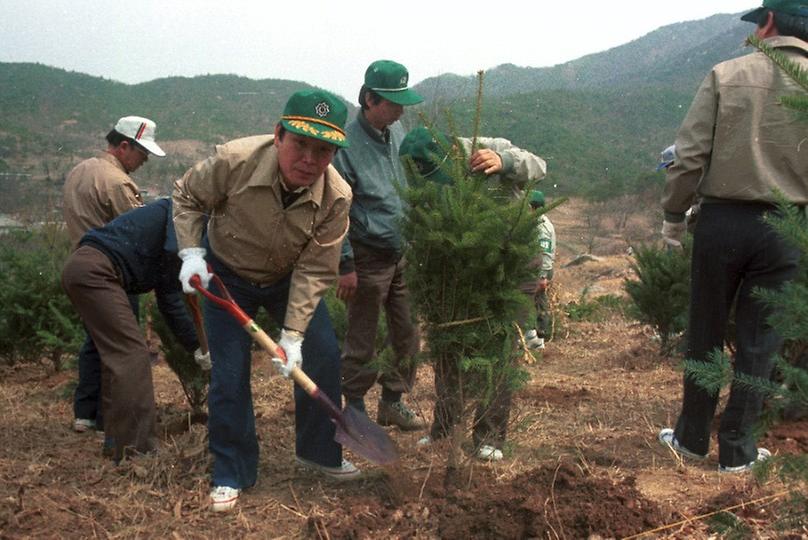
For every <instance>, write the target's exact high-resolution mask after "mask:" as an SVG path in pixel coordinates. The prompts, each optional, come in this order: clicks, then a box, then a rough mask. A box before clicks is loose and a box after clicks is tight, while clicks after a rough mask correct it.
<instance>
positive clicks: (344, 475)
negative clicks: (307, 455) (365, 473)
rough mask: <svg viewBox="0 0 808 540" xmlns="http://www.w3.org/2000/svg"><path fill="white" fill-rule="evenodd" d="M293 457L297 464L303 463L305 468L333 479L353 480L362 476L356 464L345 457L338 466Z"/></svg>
mask: <svg viewBox="0 0 808 540" xmlns="http://www.w3.org/2000/svg"><path fill="white" fill-rule="evenodd" d="M295 459H296V460H297V462H298V463H299V464H301V465H303V466H304V467H306V468H307V469H311V470H313V471H317V472H319V473H322V474H324V475H326V476H328V477H329V478H333V479H334V480H339V481H343V480H353V479H355V478H359V477H360V476H362V472H361V471H360V470H359V469H358V468H357V467H356V465H354V464H353V463H351V462H350V461H348V460H347V459H345V458H343V459H342V465H340V466H339V467H328V466H326V465H320V464H319V463H315V462H313V461H309V460H308V459H303V458H302V457H300V456H295Z"/></svg>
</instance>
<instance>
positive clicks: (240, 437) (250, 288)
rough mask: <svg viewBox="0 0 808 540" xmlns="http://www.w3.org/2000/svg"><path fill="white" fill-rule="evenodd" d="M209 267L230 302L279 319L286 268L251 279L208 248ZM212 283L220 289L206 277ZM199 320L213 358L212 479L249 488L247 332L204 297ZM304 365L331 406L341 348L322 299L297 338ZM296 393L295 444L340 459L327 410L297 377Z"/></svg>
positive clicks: (252, 444)
mask: <svg viewBox="0 0 808 540" xmlns="http://www.w3.org/2000/svg"><path fill="white" fill-rule="evenodd" d="M209 262H210V263H211V264H212V266H213V268H214V271H215V272H216V274H218V275H219V277H220V278H221V279H222V281H223V282H224V284H225V286H226V287H227V289H228V290H229V291H230V294H231V295H232V296H233V298H234V299H235V301H236V303H237V304H238V305H239V306H240V307H241V308H242V309H243V310H244V311H245V312H246V313H247V314H248V315H249V316H250V317H253V318H254V317H255V315H256V313H257V312H258V308H259V307H263V308H264V309H265V310H266V311H267V313H268V314H269V315H270V317H272V318H273V319H274V320H275V321H276V322H277V323H278V325H282V324H283V320H284V316H285V314H286V304H287V300H288V296H289V286H290V280H291V276H287V277H286V278H284V279H282V280H280V281H279V282H277V283H275V284H273V285H271V286H268V287H257V286H255V285H252V284H250V283H248V282H247V281H245V280H244V279H242V278H240V277H239V276H237V275H235V274H234V273H233V272H231V271H230V270H228V269H227V268H226V267H225V266H224V265H222V264H221V262H219V261H218V260H216V259H215V257H213V256H209ZM211 291H212V292H214V293H215V294H219V295H220V291H218V290H217V289H216V287H215V286H214V285H213V284H211ZM205 327H206V330H207V333H208V342H209V344H210V355H211V360H212V362H213V368H212V370H211V379H210V390H209V392H208V413H209V416H208V434H209V448H210V452H211V454H212V455H213V457H214V463H213V478H212V483H213V485H214V486H229V487H234V488H239V489H243V488H248V487H250V486H252V485H254V484H255V481H256V477H257V473H258V439H257V436H256V433H255V415H254V412H253V402H252V392H251V388H250V370H251V360H252V358H251V345H252V339H251V338H250V335H249V334H248V333H247V332H246V331H245V330H244V328H242V327H241V325H239V324H238V322H237V321H236V320H235V319H234V318H233V316H232V315H230V314H229V313H227V311H226V310H224V309H223V308H221V307H219V306H218V305H216V304H214V303H213V302H205ZM302 352H303V371H305V372H306V374H307V375H308V376H309V377H311V379H312V380H313V381H314V382H315V383H316V384H317V386H318V387H319V388H320V390H321V391H322V392H323V393H325V394H326V395H327V396H328V397H329V398H330V399H331V400H332V401H333V402H334V403H335V404H337V406H339V404H340V351H339V346H338V345H337V337H336V335H335V333H334V329H333V326H332V325H331V319H330V317H329V316H328V309H327V308H326V305H325V302H323V301H321V302H320V304H319V305H318V306H317V309H316V310H315V313H314V316H313V317H312V320H311V322H310V323H309V326H308V328H307V329H306V333H305V336H304V339H303V351H302ZM294 395H295V433H296V437H295V452H296V453H297V455H298V456H300V457H302V458H304V459H307V460H309V461H313V462H315V463H318V464H320V465H325V466H329V467H337V466H339V465H340V464H341V463H342V446H341V445H339V444H337V443H336V442H335V441H334V433H335V431H336V427H335V425H334V423H333V422H331V420H330V418H329V417H328V415H327V414H326V413H325V412H324V411H323V410H322V409H321V408H320V407H319V406H318V405H317V403H316V402H315V401H314V400H312V399H311V398H309V396H308V395H307V394H306V393H305V392H304V391H303V390H302V389H301V388H300V387H299V386H297V385H295V389H294Z"/></svg>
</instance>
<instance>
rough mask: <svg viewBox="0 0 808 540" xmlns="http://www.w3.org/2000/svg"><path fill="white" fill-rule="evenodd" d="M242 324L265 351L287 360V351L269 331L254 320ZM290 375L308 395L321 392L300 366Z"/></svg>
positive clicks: (274, 356)
mask: <svg viewBox="0 0 808 540" xmlns="http://www.w3.org/2000/svg"><path fill="white" fill-rule="evenodd" d="M242 326H243V328H244V330H246V331H247V333H248V334H250V335H251V336H252V338H253V339H254V340H255V341H257V342H258V344H259V345H261V347H263V348H264V350H265V351H267V352H268V353H269V354H271V355H272V356H273V358H280V359H281V360H283V361H284V362H286V353H285V352H283V349H282V348H281V346H280V345H278V344H277V343H275V341H274V340H273V339H272V338H271V337H269V336H268V335H267V333H266V332H264V331H263V330H262V329H261V327H260V326H258V325H257V324H256V323H255V321H254V320H252V319H249V320H248V321H247V322H245V323H244V324H243V325H242ZM289 376H290V377H291V378H292V380H293V381H295V382H296V383H297V384H298V385H300V387H301V388H303V390H304V391H305V392H306V393H307V394H308V395H310V396H312V397H314V396H315V395H316V394H319V393H320V389H319V388H317V385H316V384H315V383H314V381H312V380H311V378H309V376H308V375H306V373H305V372H304V371H303V370H302V369H300V368H299V367H297V366H295V367H294V369H292V371H291V373H289Z"/></svg>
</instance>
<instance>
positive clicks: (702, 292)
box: [659, 0, 808, 473]
mask: <svg viewBox="0 0 808 540" xmlns="http://www.w3.org/2000/svg"><path fill="white" fill-rule="evenodd" d="M741 19H742V20H744V21H750V22H757V25H758V27H757V30H756V31H755V35H756V36H757V37H759V38H761V39H763V40H764V43H766V44H767V45H769V46H770V47H771V48H773V49H774V50H776V51H779V52H780V53H781V54H783V55H785V56H786V57H787V58H788V59H790V60H792V61H793V62H796V63H797V64H798V65H799V66H801V67H802V69H808V4H806V3H805V1H804V0H764V2H763V7H760V8H758V9H756V10H754V11H752V12H750V13H747V14H746V15H744V16H743V17H741ZM798 89H799V87H798V86H797V84H796V83H795V82H794V81H793V80H791V79H790V78H789V76H788V75H786V73H785V72H784V71H783V70H781V69H780V68H779V67H778V66H777V65H775V63H774V62H773V61H772V60H771V59H770V58H768V57H767V56H766V55H764V54H763V53H761V52H754V53H752V54H750V55H747V56H743V57H741V58H736V59H734V60H730V61H727V62H723V63H721V64H718V65H717V66H715V67H714V68H713V70H712V72H711V73H710V74H709V75H708V76H707V78H706V79H705V80H704V82H703V83H702V84H701V87H700V88H699V90H698V92H697V93H696V97H695V98H694V100H693V104H692V105H691V106H690V110H689V111H688V113H687V116H686V117H685V120H684V122H683V123H682V126H681V128H680V129H679V133H678V135H677V137H676V160H675V161H674V162H673V164H672V165H671V167H670V168H669V169H668V173H667V183H666V186H665V193H664V195H663V198H662V207H663V208H664V210H665V221H664V223H663V227H662V235H663V237H664V239H665V242H666V243H667V244H668V245H671V246H681V241H682V237H683V236H684V233H685V229H686V224H685V219H684V218H685V211H686V210H687V209H688V208H689V207H690V205H691V204H692V203H693V202H694V200H695V199H696V198H700V199H701V201H702V202H701V211H700V214H699V219H698V221H697V223H696V228H695V231H694V241H693V260H692V267H691V292H690V323H689V327H688V336H687V358H689V359H692V360H697V361H710V359H711V358H710V353H712V352H713V351H719V352H720V351H721V350H722V347H723V342H724V337H725V335H726V328H727V319H728V317H729V310H730V306H731V304H732V301H733V299H734V298H735V297H736V293H737V305H736V311H735V321H736V327H737V330H736V353H735V372H736V373H743V374H746V375H751V376H756V377H762V378H766V379H767V378H768V377H769V375H770V373H771V369H772V361H773V360H772V356H773V354H774V353H775V351H777V350H778V349H779V347H780V344H781V342H782V339H781V338H780V337H779V336H778V335H777V333H776V332H775V331H774V329H773V328H772V327H771V326H770V325H769V324H768V322H767V320H766V319H767V316H768V315H769V312H770V309H769V308H768V307H767V306H766V305H765V304H764V303H763V302H762V301H761V300H759V299H758V298H757V297H756V296H755V295H754V291H755V289H758V288H759V289H769V290H774V289H778V288H780V287H781V286H782V285H783V283H784V282H786V281H788V280H790V279H792V278H793V277H794V276H795V274H796V271H797V264H798V258H799V253H798V250H797V249H796V248H795V247H793V246H791V245H788V244H787V243H786V242H785V241H784V240H783V239H782V238H780V237H779V235H778V234H777V233H776V232H775V231H774V230H773V229H772V228H771V226H770V225H769V224H767V223H766V222H765V221H764V219H763V218H764V216H765V215H766V214H767V213H773V212H777V207H776V199H775V194H774V192H775V190H776V191H779V192H780V193H782V195H783V196H785V198H786V199H787V200H788V201H790V202H791V203H793V204H797V205H805V204H808V151H806V149H805V148H804V146H805V145H804V142H805V134H806V124H805V121H804V119H801V118H800V117H799V116H798V115H797V114H796V113H795V112H794V111H792V110H790V109H787V108H786V107H783V106H782V105H780V104H779V102H778V98H779V97H780V96H783V95H788V94H794V93H795V92H797V91H798ZM801 146H803V148H802V149H801V148H800V147H801ZM717 402H718V393H710V392H707V391H706V390H704V389H702V388H701V387H699V386H698V385H697V384H696V382H695V381H694V380H693V379H692V378H690V377H688V376H685V379H684V396H683V398H682V410H681V414H680V415H679V420H678V421H677V423H676V427H675V429H669V428H666V429H663V430H662V431H660V433H659V440H660V442H662V443H663V444H664V445H666V446H668V447H669V448H671V449H672V450H673V451H675V452H677V453H678V454H680V455H683V456H686V457H689V458H694V459H704V458H706V457H707V453H708V451H709V444H710V424H711V422H712V419H713V414H714V413H715V409H716V405H717ZM761 406H762V396H761V395H760V393H758V392H755V391H752V390H750V389H748V388H743V387H741V386H740V385H737V384H733V385H732V387H731V389H730V396H729V401H728V403H727V406H726V408H725V409H724V413H723V415H722V418H721V425H720V427H719V430H718V463H719V471H720V472H729V473H731V472H743V471H746V470H749V469H750V468H751V467H752V466H753V465H754V464H755V462H757V461H762V460H765V459H766V458H768V457H769V456H770V455H771V454H770V452H769V451H768V450H766V449H765V448H758V447H757V446H756V440H755V435H754V427H755V423H756V422H757V420H758V418H759V416H760V411H761Z"/></svg>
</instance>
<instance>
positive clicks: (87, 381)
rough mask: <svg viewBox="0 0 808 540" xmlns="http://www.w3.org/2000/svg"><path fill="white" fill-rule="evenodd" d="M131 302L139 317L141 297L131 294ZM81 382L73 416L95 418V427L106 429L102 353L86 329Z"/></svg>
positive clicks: (81, 363)
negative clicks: (102, 402)
mask: <svg viewBox="0 0 808 540" xmlns="http://www.w3.org/2000/svg"><path fill="white" fill-rule="evenodd" d="M128 296H129V303H130V304H131V305H132V312H133V313H134V314H135V318H136V319H138V318H139V316H138V315H139V312H140V309H139V302H140V299H139V297H138V295H136V294H130V295H128ZM78 368H79V382H78V384H77V385H76V391H75V393H74V394H73V416H74V417H75V418H84V419H87V420H95V429H97V430H98V431H104V415H103V411H102V410H101V355H99V354H98V349H97V348H96V347H95V343H94V342H93V338H91V337H90V334H89V333H88V332H87V331H86V330H85V337H84V343H83V344H82V345H81V349H79V358H78Z"/></svg>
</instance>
